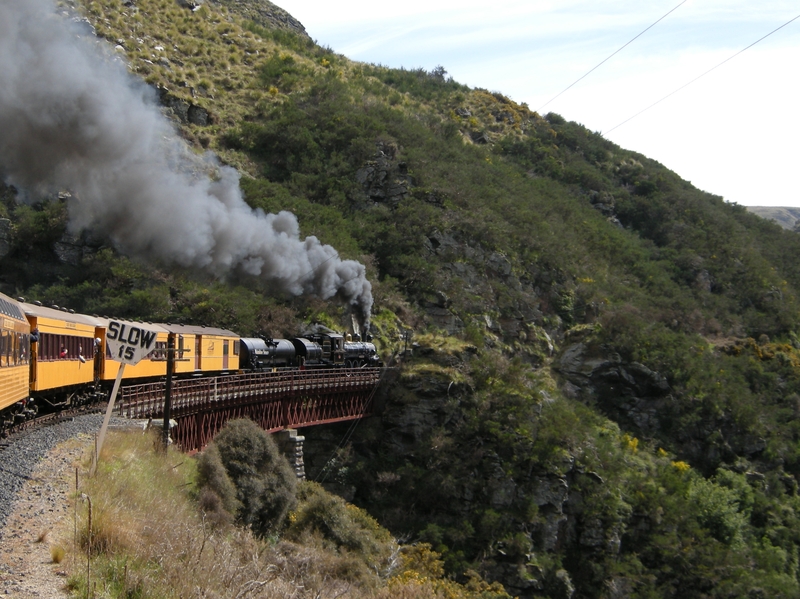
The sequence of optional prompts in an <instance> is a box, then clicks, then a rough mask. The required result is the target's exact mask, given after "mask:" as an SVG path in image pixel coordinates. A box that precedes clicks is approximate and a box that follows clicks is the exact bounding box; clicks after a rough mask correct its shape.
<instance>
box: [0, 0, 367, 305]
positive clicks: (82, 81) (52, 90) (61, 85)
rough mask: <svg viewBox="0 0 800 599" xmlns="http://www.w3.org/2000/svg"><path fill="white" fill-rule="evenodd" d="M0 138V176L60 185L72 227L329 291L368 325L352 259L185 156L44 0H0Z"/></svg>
mask: <svg viewBox="0 0 800 599" xmlns="http://www.w3.org/2000/svg"><path fill="white" fill-rule="evenodd" d="M0 131H1V132H2V134H0V176H2V177H3V179H4V180H5V181H6V182H7V183H8V184H11V185H14V186H15V187H17V188H18V189H20V190H21V191H22V192H23V193H22V196H23V198H25V197H27V198H31V199H35V198H36V197H39V196H41V195H43V194H46V193H50V192H52V191H54V190H59V189H69V190H71V191H72V192H73V195H72V197H71V198H70V199H68V200H67V206H68V211H69V217H70V228H71V230H72V231H73V232H79V231H81V230H84V229H95V230H99V231H102V232H104V233H106V234H107V235H109V237H110V238H111V239H112V241H113V242H114V244H115V245H116V247H117V248H118V249H119V250H120V251H122V252H124V253H126V254H129V255H135V256H141V257H144V258H158V259H160V260H162V261H165V262H169V263H176V264H179V265H181V266H185V267H194V268H201V269H204V270H206V271H208V272H210V273H213V274H214V275H217V276H223V275H224V274H226V273H228V272H231V271H233V270H239V271H243V272H246V273H249V274H251V275H253V276H257V277H263V278H264V279H266V280H268V281H269V282H271V283H273V284H276V285H277V286H279V287H280V288H281V289H282V290H284V291H286V292H289V293H292V294H295V295H299V294H301V293H311V294H316V295H318V296H320V297H322V298H326V299H327V298H331V297H334V296H337V297H339V298H341V299H343V300H345V301H346V302H348V303H349V304H351V305H352V306H353V307H354V308H356V309H358V310H359V311H360V312H361V313H362V314H363V318H364V320H365V321H368V320H369V315H370V309H371V306H372V287H371V285H370V282H369V281H368V280H367V278H366V269H365V267H364V265H363V264H360V263H359V262H356V261H353V260H342V259H340V258H339V256H338V254H337V252H336V250H335V249H334V248H332V247H331V246H329V245H324V244H322V243H320V242H319V240H318V239H317V238H316V237H306V238H305V239H301V238H300V228H299V225H298V222H297V219H296V218H295V216H294V215H293V214H291V213H289V212H280V213H278V214H265V213H264V212H262V211H261V210H255V211H254V210H252V209H251V208H250V207H249V206H248V205H247V203H246V202H245V201H244V199H243V197H242V192H241V190H240V188H239V174H238V173H237V172H236V171H235V170H234V169H232V168H229V167H225V166H220V165H219V164H218V163H217V160H216V158H215V157H213V155H211V154H208V155H206V156H205V157H204V158H203V159H198V158H197V157H195V156H194V155H193V154H192V152H191V151H190V150H189V149H188V147H186V144H185V143H184V142H182V141H181V140H180V139H179V138H178V137H177V135H176V134H175V132H174V130H173V129H172V127H171V125H170V124H169V122H168V121H167V120H166V119H165V118H164V117H163V116H162V115H161V113H160V112H159V109H158V106H157V103H156V99H155V93H154V92H153V90H152V89H151V88H149V87H148V86H147V85H145V84H144V83H143V82H142V81H140V80H138V79H135V78H134V77H132V76H130V75H129V74H128V73H127V71H126V69H125V65H123V64H122V63H121V62H120V61H119V59H118V58H115V57H114V53H113V51H111V50H110V49H109V48H108V46H107V45H106V44H104V43H99V42H97V40H96V39H95V38H93V37H92V38H91V39H81V38H79V37H78V35H77V34H76V32H75V31H71V30H70V28H69V23H68V22H66V21H65V20H64V19H62V18H60V17H58V16H56V15H55V13H54V9H53V6H52V5H51V4H50V3H49V2H47V1H46V0H25V1H24V2H18V1H0ZM209 169H213V170H215V172H216V174H215V176H214V179H212V178H210V177H209V176H207V175H206V174H204V173H206V172H208V171H209Z"/></svg>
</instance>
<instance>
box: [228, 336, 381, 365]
mask: <svg viewBox="0 0 800 599" xmlns="http://www.w3.org/2000/svg"><path fill="white" fill-rule="evenodd" d="M355 337H356V338H355V340H352V339H351V338H350V335H348V336H347V338H345V337H344V335H339V334H338V333H319V334H314V335H309V336H308V337H296V338H294V339H270V338H259V337H251V338H245V337H242V338H241V339H240V344H239V347H240V349H239V352H240V354H239V364H240V367H241V368H242V369H245V370H271V369H273V368H286V367H303V368H331V367H340V366H341V367H345V368H364V367H368V366H381V365H382V364H381V360H380V358H379V357H378V351H377V350H376V349H375V345H374V344H373V343H371V340H370V337H369V336H367V339H366V340H365V341H362V340H361V339H360V337H359V336H358V335H356V336H355Z"/></svg>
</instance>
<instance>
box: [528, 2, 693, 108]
mask: <svg viewBox="0 0 800 599" xmlns="http://www.w3.org/2000/svg"><path fill="white" fill-rule="evenodd" d="M687 2H688V0H683V2H681V3H680V4H678V5H677V6H676V7H675V8H673V9H672V10H670V11H669V12H667V13H666V14H664V15H663V16H662V17H661V18H660V19H658V20H657V21H656V22H655V23H652V24H651V25H650V26H649V27H647V28H646V29H644V30H642V31H641V32H639V34H638V35H636V37H634V38H632V39H630V40H629V41H628V42H627V43H626V44H625V45H623V46H622V47H621V48H619V49H617V50H616V51H615V52H613V53H612V54H610V55H609V56H607V57H606V58H605V59H603V60H602V61H601V62H599V63H598V64H597V65H596V66H594V67H593V68H591V69H589V71H587V72H586V73H584V74H583V75H582V76H581V77H579V78H578V79H576V80H575V81H573V82H572V83H571V84H569V85H568V86H567V87H565V88H564V89H563V90H561V91H560V92H558V93H557V94H556V95H555V96H553V97H552V98H550V99H549V100H548V101H547V102H545V103H544V104H542V107H541V108H539V109H538V110H537V111H536V112H538V113H539V114H541V113H542V109H543V108H544V107H545V106H547V105H548V104H550V102H552V101H553V100H555V99H556V98H558V97H559V96H560V95H561V94H563V93H564V92H565V91H567V90H568V89H570V88H571V87H572V86H573V85H575V84H576V83H578V82H579V81H580V80H581V79H583V78H584V77H586V76H587V75H589V74H590V73H591V72H592V71H594V70H595V69H597V68H598V67H599V66H601V65H602V64H603V63H605V62H606V61H607V60H609V59H610V58H611V57H613V56H614V55H615V54H618V53H619V52H621V51H622V50H624V49H625V47H626V46H628V45H630V44H631V43H632V42H634V41H635V40H636V38H638V37H640V36H642V35H643V34H644V33H646V32H647V30H648V29H652V28H653V27H655V26H656V25H657V24H658V23H659V22H660V21H663V20H664V19H665V18H667V17H668V16H669V15H670V14H671V13H673V12H675V11H676V10H677V9H678V8H680V7H681V6H682V5H683V4H686V3H687Z"/></svg>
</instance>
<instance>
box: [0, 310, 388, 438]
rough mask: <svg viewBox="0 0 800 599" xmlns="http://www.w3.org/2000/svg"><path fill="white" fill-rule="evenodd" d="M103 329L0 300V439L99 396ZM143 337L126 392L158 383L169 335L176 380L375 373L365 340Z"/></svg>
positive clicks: (109, 376)
mask: <svg viewBox="0 0 800 599" xmlns="http://www.w3.org/2000/svg"><path fill="white" fill-rule="evenodd" d="M109 322H110V321H109V319H106V318H100V317H97V316H88V315H85V314H76V313H74V312H72V311H67V310H65V309H63V308H58V307H57V306H52V307H45V306H42V305H41V304H39V303H38V302H37V303H33V304H31V303H25V302H22V301H16V300H13V299H12V298H10V297H8V296H5V295H3V294H0V432H2V431H3V430H5V429H7V428H8V427H9V426H11V425H13V424H14V423H16V422H20V421H23V420H25V419H28V418H31V417H33V416H34V415H35V414H36V413H37V411H38V409H39V408H40V407H47V408H48V409H50V410H58V409H62V408H64V407H67V406H75V405H81V404H84V403H90V402H93V401H98V400H101V399H104V398H105V397H106V396H107V394H108V390H109V389H110V387H111V385H112V384H113V382H114V380H115V378H116V376H117V373H118V372H119V367H120V363H119V362H116V361H114V360H113V359H112V358H111V353H110V349H109V347H108V345H107V343H106V334H107V332H108V326H109ZM148 329H151V330H156V331H157V333H156V342H155V348H154V349H153V351H151V352H150V353H149V354H148V355H147V356H145V358H144V359H143V360H142V361H140V362H139V363H138V364H136V365H135V366H128V367H127V368H126V369H125V371H124V373H123V379H124V382H125V383H127V384H132V383H141V382H147V381H149V380H156V379H159V378H161V377H164V376H166V365H167V342H168V338H169V336H170V335H173V336H174V338H175V346H176V348H175V363H174V372H175V376H177V377H199V376H218V375H226V374H234V373H238V372H243V371H267V370H275V369H283V368H342V369H345V368H364V367H379V366H382V364H381V360H380V358H379V356H378V352H377V349H376V348H375V345H374V344H373V343H372V342H371V340H370V339H369V338H367V339H366V340H363V341H362V340H361V339H360V338H358V336H356V338H355V339H354V340H353V339H351V338H350V336H349V335H348V336H346V337H345V336H344V335H341V334H338V333H334V332H323V333H315V334H312V335H309V336H307V337H297V338H294V339H271V338H241V337H239V336H238V335H237V334H236V333H234V332H232V331H228V330H225V329H217V328H212V327H204V326H192V325H176V324H169V323H166V324H148Z"/></svg>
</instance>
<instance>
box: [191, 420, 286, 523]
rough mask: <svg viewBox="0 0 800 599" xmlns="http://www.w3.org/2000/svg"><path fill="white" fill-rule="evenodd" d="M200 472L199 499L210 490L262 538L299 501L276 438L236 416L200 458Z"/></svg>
mask: <svg viewBox="0 0 800 599" xmlns="http://www.w3.org/2000/svg"><path fill="white" fill-rule="evenodd" d="M216 456H218V460H219V464H221V466H222V467H223V468H224V472H225V475H226V476H222V473H221V472H220V469H219V466H218V464H217V457H216ZM199 476H200V480H199V485H200V487H201V497H203V496H204V495H203V494H204V493H205V494H206V496H208V491H206V490H210V491H212V492H213V493H214V494H215V495H217V496H218V497H219V499H220V500H221V502H222V505H223V506H224V507H225V509H226V510H228V511H232V512H235V517H236V521H237V522H238V523H239V524H242V525H245V526H250V527H252V529H253V532H254V533H255V534H257V535H259V536H266V535H267V534H269V533H271V532H275V531H277V530H278V529H279V528H280V527H281V525H282V524H283V522H284V520H285V519H286V514H287V513H288V512H289V510H290V509H292V508H293V507H294V505H295V503H296V497H295V492H296V489H297V477H296V476H295V473H294V471H293V470H292V468H291V466H290V465H289V462H288V461H287V460H286V458H285V457H284V456H283V455H282V454H281V453H280V451H279V450H278V448H277V446H276V445H275V442H274V441H273V440H272V437H271V436H270V435H268V434H267V433H265V432H264V431H263V430H261V429H260V428H259V427H258V426H257V425H256V424H255V423H254V422H252V421H250V420H233V421H231V422H229V423H228V424H227V425H226V426H225V428H224V429H222V431H220V433H219V434H218V435H217V437H216V439H214V442H213V443H212V444H211V445H210V446H209V448H208V449H207V450H206V451H205V452H204V457H203V458H201V462H200V465H199ZM226 479H227V481H229V482H230V484H231V486H228V482H226ZM231 487H232V489H233V490H234V495H232V494H231ZM213 505H214V504H213V502H210V506H213Z"/></svg>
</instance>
